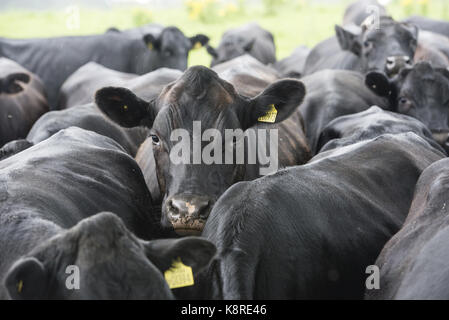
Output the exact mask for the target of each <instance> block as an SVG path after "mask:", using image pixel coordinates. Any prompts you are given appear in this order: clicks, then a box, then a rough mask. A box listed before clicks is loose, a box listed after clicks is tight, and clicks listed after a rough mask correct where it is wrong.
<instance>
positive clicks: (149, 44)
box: [147, 42, 154, 50]
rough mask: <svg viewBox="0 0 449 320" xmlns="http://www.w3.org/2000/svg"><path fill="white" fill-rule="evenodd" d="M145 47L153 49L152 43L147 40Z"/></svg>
mask: <svg viewBox="0 0 449 320" xmlns="http://www.w3.org/2000/svg"><path fill="white" fill-rule="evenodd" d="M147 47H148V49H150V50H153V49H154V46H153V44H152V43H151V42H149V43H148V44H147Z"/></svg>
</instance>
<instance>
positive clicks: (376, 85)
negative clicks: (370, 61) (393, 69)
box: [365, 72, 393, 98]
mask: <svg viewBox="0 0 449 320" xmlns="http://www.w3.org/2000/svg"><path fill="white" fill-rule="evenodd" d="M365 85H366V86H367V87H368V88H369V89H370V90H371V91H373V92H374V93H375V94H377V95H378V96H381V97H387V98H388V97H390V96H391V95H392V93H393V86H392V83H391V82H390V80H389V79H388V77H387V76H386V75H385V74H383V73H380V72H370V73H368V74H367V75H366V76H365Z"/></svg>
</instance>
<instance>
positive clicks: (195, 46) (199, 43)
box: [193, 41, 203, 50]
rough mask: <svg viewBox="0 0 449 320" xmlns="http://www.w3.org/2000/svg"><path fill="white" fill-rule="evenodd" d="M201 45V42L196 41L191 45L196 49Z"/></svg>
mask: <svg viewBox="0 0 449 320" xmlns="http://www.w3.org/2000/svg"><path fill="white" fill-rule="evenodd" d="M202 46H203V45H202V44H201V42H199V41H198V42H196V43H195V45H194V46H193V49H194V50H196V49H199V48H201V47H202Z"/></svg>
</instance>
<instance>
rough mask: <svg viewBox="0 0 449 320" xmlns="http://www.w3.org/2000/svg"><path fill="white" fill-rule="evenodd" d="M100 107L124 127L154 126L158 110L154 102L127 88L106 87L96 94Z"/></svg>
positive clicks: (96, 100)
mask: <svg viewBox="0 0 449 320" xmlns="http://www.w3.org/2000/svg"><path fill="white" fill-rule="evenodd" d="M95 102H96V104H97V106H98V108H99V109H100V110H101V111H103V112H104V113H105V114H106V115H107V116H108V117H109V118H110V119H112V120H113V121H114V122H116V123H118V124H119V125H121V126H122V127H126V128H132V127H138V126H147V127H152V126H153V121H154V118H155V117H156V112H154V110H155V109H154V107H153V104H152V103H149V102H146V101H144V100H142V99H140V98H139V97H137V96H136V95H135V94H134V93H133V92H132V91H130V90H128V89H126V88H116V87H106V88H103V89H100V90H98V91H97V93H96V94H95Z"/></svg>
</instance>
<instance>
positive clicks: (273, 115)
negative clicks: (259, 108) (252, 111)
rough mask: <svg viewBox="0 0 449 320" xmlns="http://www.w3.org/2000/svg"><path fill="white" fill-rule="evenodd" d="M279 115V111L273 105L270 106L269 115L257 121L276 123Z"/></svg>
mask: <svg viewBox="0 0 449 320" xmlns="http://www.w3.org/2000/svg"><path fill="white" fill-rule="evenodd" d="M277 114H278V111H277V110H276V108H275V107H274V104H271V105H270V110H268V111H267V113H266V114H265V115H264V116H262V117H259V119H257V120H258V121H259V122H268V123H274V122H275V121H276V116H277Z"/></svg>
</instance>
